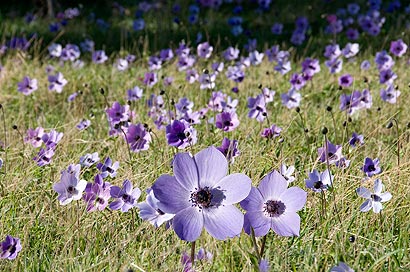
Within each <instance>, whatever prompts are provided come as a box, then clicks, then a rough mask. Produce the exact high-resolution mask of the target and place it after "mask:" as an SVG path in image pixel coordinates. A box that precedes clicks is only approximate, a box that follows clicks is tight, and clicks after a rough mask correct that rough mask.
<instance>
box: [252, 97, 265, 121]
mask: <svg viewBox="0 0 410 272" xmlns="http://www.w3.org/2000/svg"><path fill="white" fill-rule="evenodd" d="M248 109H249V113H248V117H249V118H255V119H256V120H257V121H258V122H263V120H265V118H266V114H267V113H266V102H265V97H264V95H263V94H259V95H258V96H257V97H256V98H253V97H248Z"/></svg>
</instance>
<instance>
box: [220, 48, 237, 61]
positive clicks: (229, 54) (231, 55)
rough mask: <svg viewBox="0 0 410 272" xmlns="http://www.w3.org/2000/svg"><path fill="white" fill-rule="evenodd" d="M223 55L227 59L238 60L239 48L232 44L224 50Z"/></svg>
mask: <svg viewBox="0 0 410 272" xmlns="http://www.w3.org/2000/svg"><path fill="white" fill-rule="evenodd" d="M223 57H224V59H225V60H227V61H232V60H236V59H237V58H238V57H239V49H238V48H233V47H232V46H230V47H228V48H227V49H226V50H225V51H224V52H223Z"/></svg>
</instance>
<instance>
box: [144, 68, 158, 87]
mask: <svg viewBox="0 0 410 272" xmlns="http://www.w3.org/2000/svg"><path fill="white" fill-rule="evenodd" d="M143 82H144V84H145V85H147V86H148V87H152V86H154V85H155V84H156V83H157V82H158V78H157V74H156V73H153V72H147V73H145V76H144V80H143Z"/></svg>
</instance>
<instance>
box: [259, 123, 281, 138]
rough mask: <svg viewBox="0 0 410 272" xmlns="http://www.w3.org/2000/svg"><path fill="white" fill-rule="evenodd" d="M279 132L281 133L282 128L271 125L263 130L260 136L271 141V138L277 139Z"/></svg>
mask: <svg viewBox="0 0 410 272" xmlns="http://www.w3.org/2000/svg"><path fill="white" fill-rule="evenodd" d="M281 132H282V128H281V127H278V126H277V125H275V124H273V125H272V126H271V127H269V128H264V129H263V131H262V133H261V136H262V138H268V139H272V138H276V137H279V136H280V133H281Z"/></svg>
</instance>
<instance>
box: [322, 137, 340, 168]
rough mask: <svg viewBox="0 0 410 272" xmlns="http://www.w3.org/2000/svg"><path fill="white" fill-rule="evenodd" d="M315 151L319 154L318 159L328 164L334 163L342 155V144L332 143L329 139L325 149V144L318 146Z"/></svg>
mask: <svg viewBox="0 0 410 272" xmlns="http://www.w3.org/2000/svg"><path fill="white" fill-rule="evenodd" d="M317 153H318V155H319V161H321V162H324V163H329V164H332V163H336V162H337V161H338V160H340V159H341V158H342V157H343V155H342V146H341V145H334V144H332V143H331V142H330V141H329V140H328V141H327V149H326V145H325V146H323V147H319V148H318V149H317Z"/></svg>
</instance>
